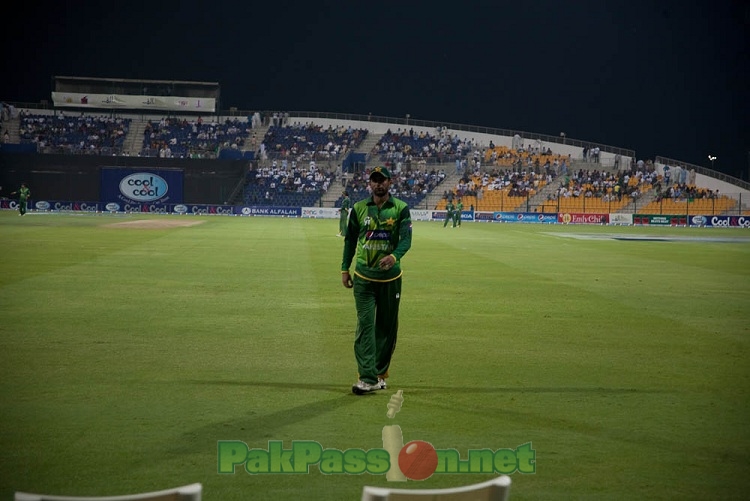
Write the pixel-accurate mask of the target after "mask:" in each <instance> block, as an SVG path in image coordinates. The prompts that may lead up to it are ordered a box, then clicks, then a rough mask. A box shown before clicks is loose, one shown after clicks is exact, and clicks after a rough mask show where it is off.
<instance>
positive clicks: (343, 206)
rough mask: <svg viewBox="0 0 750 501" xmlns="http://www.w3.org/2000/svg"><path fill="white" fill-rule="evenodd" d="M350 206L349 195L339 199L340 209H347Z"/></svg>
mask: <svg viewBox="0 0 750 501" xmlns="http://www.w3.org/2000/svg"><path fill="white" fill-rule="evenodd" d="M351 207H352V199H351V198H349V197H344V199H343V200H342V201H341V210H342V211H348V210H349V209H350V208H351Z"/></svg>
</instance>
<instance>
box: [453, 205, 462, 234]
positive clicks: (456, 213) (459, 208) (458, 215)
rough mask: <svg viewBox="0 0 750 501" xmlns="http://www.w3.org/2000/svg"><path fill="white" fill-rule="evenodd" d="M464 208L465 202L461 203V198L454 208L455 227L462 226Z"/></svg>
mask: <svg viewBox="0 0 750 501" xmlns="http://www.w3.org/2000/svg"><path fill="white" fill-rule="evenodd" d="M463 210H464V204H463V203H461V199H460V198H459V199H458V201H457V202H456V206H455V207H454V208H453V227H454V228H455V227H456V226H461V212H463Z"/></svg>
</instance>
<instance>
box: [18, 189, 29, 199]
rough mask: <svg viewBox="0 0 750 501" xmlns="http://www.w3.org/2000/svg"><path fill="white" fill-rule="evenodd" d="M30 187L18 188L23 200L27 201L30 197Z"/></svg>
mask: <svg viewBox="0 0 750 501" xmlns="http://www.w3.org/2000/svg"><path fill="white" fill-rule="evenodd" d="M29 191H30V190H29V189H28V188H20V189H19V190H18V199H19V200H20V201H22V202H25V201H26V200H27V199H28V198H29Z"/></svg>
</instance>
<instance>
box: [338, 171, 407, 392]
mask: <svg viewBox="0 0 750 501" xmlns="http://www.w3.org/2000/svg"><path fill="white" fill-rule="evenodd" d="M390 187H391V173H390V172H388V169H386V168H385V167H376V168H375V169H373V171H372V172H371V173H370V189H371V190H372V196H371V197H369V198H366V199H364V200H360V201H359V202H357V203H355V204H354V207H353V208H352V211H351V214H350V215H349V226H348V227H347V230H346V236H345V238H344V255H343V259H342V261H341V282H342V284H343V285H344V287H346V288H348V289H352V288H353V289H354V305H355V307H356V309H357V329H356V334H355V337H354V356H355V358H356V360H357V370H358V371H359V380H358V381H357V382H356V383H355V384H354V385H352V392H353V393H355V394H357V395H364V394H365V393H370V392H373V391H377V390H385V389H386V382H385V380H386V378H387V377H388V369H389V367H390V365H391V357H392V356H393V351H394V350H395V349H396V338H397V334H398V308H399V304H400V301H401V258H403V257H404V254H406V253H407V251H408V250H409V249H410V248H411V214H410V213H409V206H408V205H407V204H406V202H404V201H403V200H399V199H398V198H396V197H393V196H391V195H390V194H389V193H388V190H389V189H390ZM355 256H356V262H355V267H354V272H353V273H350V272H349V268H350V267H351V264H352V260H354V258H355Z"/></svg>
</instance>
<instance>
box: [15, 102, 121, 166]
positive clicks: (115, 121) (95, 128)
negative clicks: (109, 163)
mask: <svg viewBox="0 0 750 501" xmlns="http://www.w3.org/2000/svg"><path fill="white" fill-rule="evenodd" d="M19 119H20V123H19V131H18V132H19V138H20V142H21V144H35V145H36V149H37V151H38V152H39V153H75V154H88V155H105V156H110V155H116V154H119V153H120V152H121V150H122V146H123V142H124V140H125V137H126V136H127V134H128V131H129V129H130V122H131V120H130V119H127V118H113V117H105V116H92V115H85V114H81V115H80V116H77V117H74V116H68V115H65V114H63V113H62V112H61V113H58V114H56V115H41V114H30V113H25V112H23V110H22V111H21V113H20V116H19Z"/></svg>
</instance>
